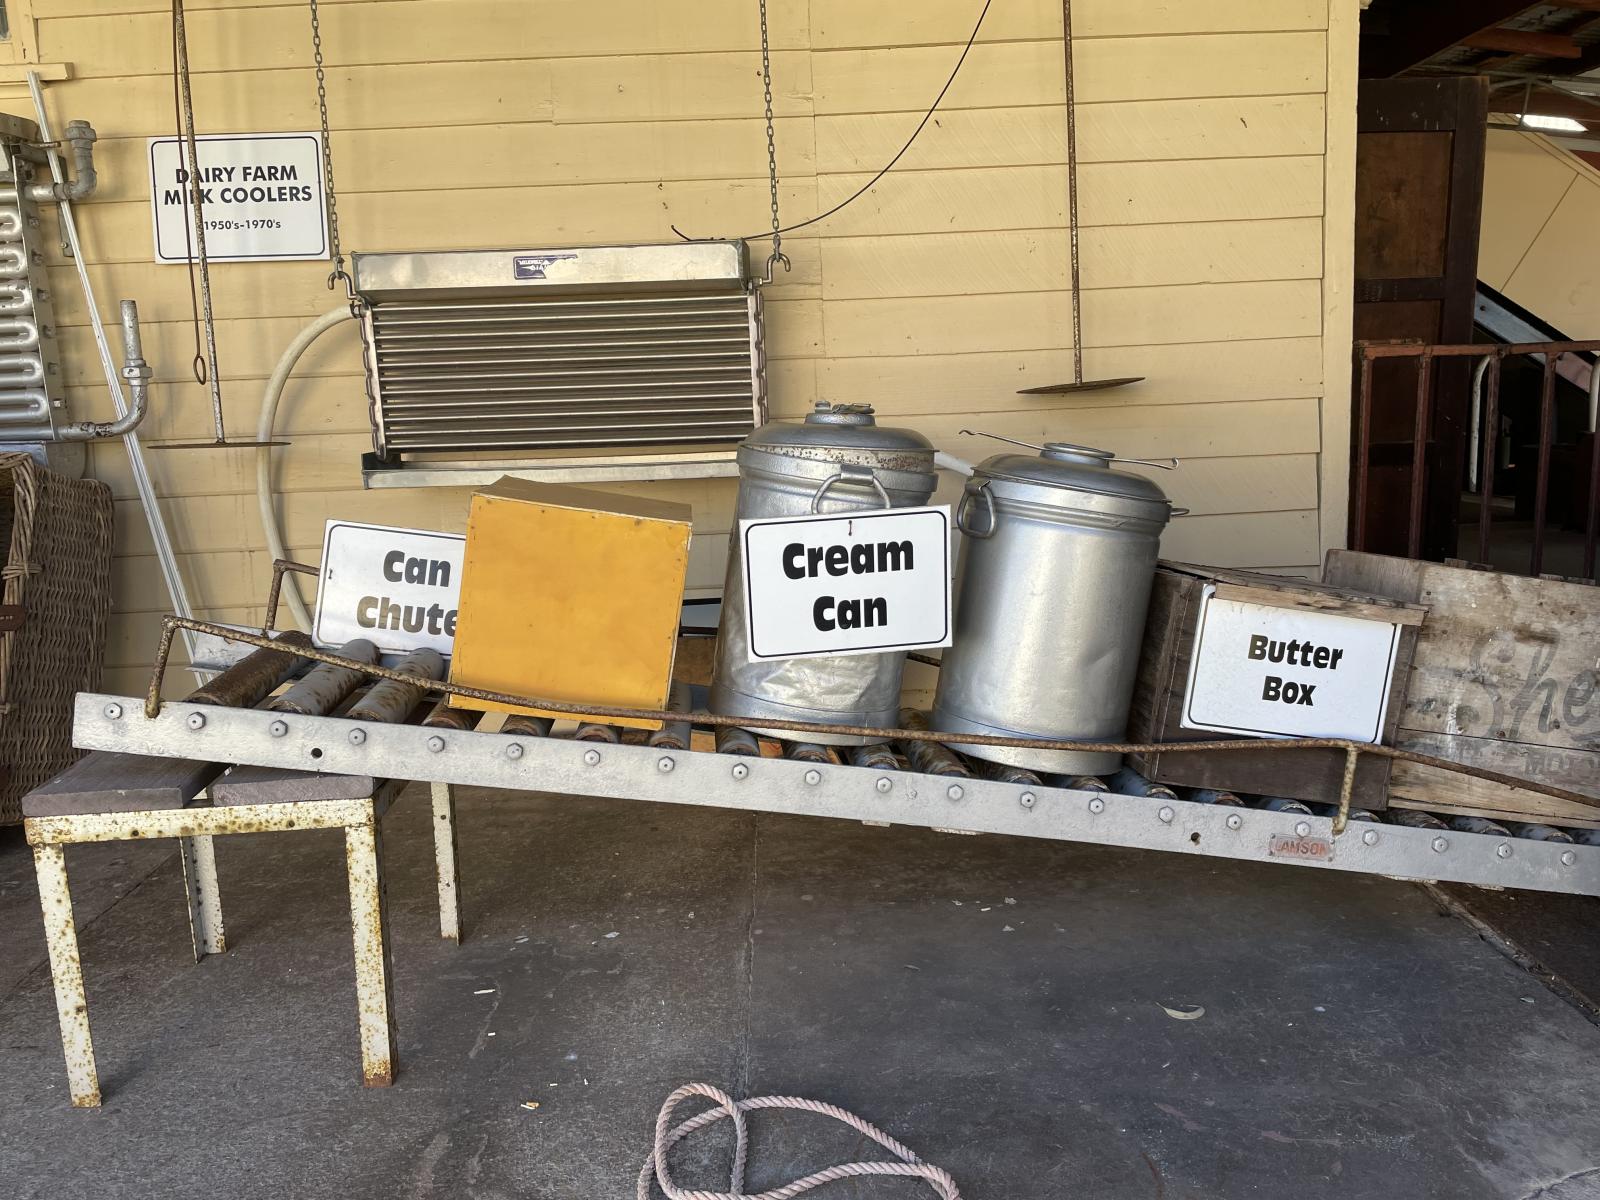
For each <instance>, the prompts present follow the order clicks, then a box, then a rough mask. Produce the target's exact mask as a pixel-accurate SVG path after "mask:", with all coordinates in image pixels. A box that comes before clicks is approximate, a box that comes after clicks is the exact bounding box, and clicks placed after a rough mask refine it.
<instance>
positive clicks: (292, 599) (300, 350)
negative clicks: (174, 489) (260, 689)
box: [256, 305, 353, 632]
mask: <svg viewBox="0 0 1600 1200" xmlns="http://www.w3.org/2000/svg"><path fill="white" fill-rule="evenodd" d="M352 315H353V314H352V313H351V312H350V308H349V306H348V305H346V306H344V307H342V308H335V309H332V310H331V311H329V312H325V313H323V314H322V315H321V316H320V317H318V318H317V319H316V320H315V321H313V322H311V324H309V325H307V326H306V327H305V328H304V329H302V330H301V331H300V332H299V333H298V334H297V335H295V339H294V341H292V342H290V343H289V347H288V349H286V350H285V351H284V352H283V357H282V358H280V359H279V360H278V365H277V366H276V367H274V368H273V369H272V376H271V378H269V379H268V380H267V386H266V390H265V391H263V392H262V393H261V417H260V419H259V420H258V421H257V422H256V440H257V441H258V442H270V441H271V440H272V426H273V423H274V422H275V421H276V420H277V417H278V401H279V400H280V399H281V398H282V397H283V385H284V384H285V383H287V382H288V381H289V374H290V372H292V371H293V370H294V368H295V364H296V363H298V362H299V361H300V356H301V355H302V354H304V353H305V352H306V350H307V349H309V348H310V346H311V343H312V342H314V341H316V340H317V339H318V338H319V337H321V336H322V335H323V334H324V333H326V332H328V330H330V329H332V328H333V327H334V326H335V325H338V324H340V323H341V322H343V321H348V320H351V319H352ZM256 503H257V504H259V505H260V507H261V529H262V532H264V533H265V534H266V535H267V550H268V552H269V553H270V554H271V555H272V557H273V558H275V559H276V558H287V557H288V556H289V552H288V551H287V550H286V549H285V548H284V545H283V531H282V530H280V529H279V528H278V512H277V509H276V508H275V507H274V506H273V503H272V447H271V446H266V445H263V446H262V447H261V448H260V449H259V450H257V451H256ZM283 598H284V599H285V600H287V601H288V602H289V608H290V610H291V611H292V612H293V613H294V619H295V620H296V621H298V622H299V623H300V628H301V629H304V630H306V631H307V632H309V631H310V629H311V613H310V611H309V610H308V609H307V608H306V602H305V600H304V599H302V598H301V595H300V585H299V583H298V582H297V581H296V578H295V576H294V575H293V574H286V575H285V576H284V577H283Z"/></svg>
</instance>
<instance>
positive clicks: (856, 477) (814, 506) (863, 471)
mask: <svg viewBox="0 0 1600 1200" xmlns="http://www.w3.org/2000/svg"><path fill="white" fill-rule="evenodd" d="M841 482H844V483H865V484H868V485H869V486H871V488H872V490H873V491H875V492H877V493H878V499H879V500H882V501H883V507H884V508H893V507H894V502H893V501H892V500H890V499H889V493H888V492H886V491H885V490H884V487H883V484H882V483H880V482H879V481H878V477H877V475H875V474H874V473H873V472H872V470H871V469H870V468H867V467H858V466H856V465H855V464H854V463H846V464H845V465H844V466H842V467H840V468H839V470H838V471H837V472H836V473H835V474H832V475H829V476H828V477H827V478H826V479H824V480H823V481H822V484H821V486H820V487H818V488H817V490H816V492H815V493H813V494H812V497H811V512H812V514H813V515H815V514H816V512H817V510H818V509H819V508H821V507H822V500H823V497H824V496H826V495H827V494H828V489H829V488H831V487H832V486H833V485H834V484H836V483H841Z"/></svg>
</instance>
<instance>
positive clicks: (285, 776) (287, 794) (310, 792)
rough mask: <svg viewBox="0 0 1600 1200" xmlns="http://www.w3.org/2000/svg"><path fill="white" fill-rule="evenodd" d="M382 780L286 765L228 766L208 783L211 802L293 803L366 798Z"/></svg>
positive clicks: (372, 794) (224, 803) (374, 792)
mask: <svg viewBox="0 0 1600 1200" xmlns="http://www.w3.org/2000/svg"><path fill="white" fill-rule="evenodd" d="M383 785H384V781H383V780H381V779H374V778H373V777H372V776H370V775H331V774H323V773H322V772H320V771H291V770H289V769H287V768H285V767H238V766H231V767H229V768H228V769H227V770H226V771H224V772H223V773H222V775H221V776H220V777H219V778H218V779H217V781H216V782H215V783H213V784H212V785H211V798H212V801H213V803H215V804H218V805H223V806H230V807H231V806H233V805H237V804H295V803H302V802H305V801H312V800H365V799H367V798H369V797H371V796H375V795H377V794H378V793H379V792H380V791H381V790H382V788H383Z"/></svg>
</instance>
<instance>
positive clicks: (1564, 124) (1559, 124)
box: [1518, 113, 1587, 133]
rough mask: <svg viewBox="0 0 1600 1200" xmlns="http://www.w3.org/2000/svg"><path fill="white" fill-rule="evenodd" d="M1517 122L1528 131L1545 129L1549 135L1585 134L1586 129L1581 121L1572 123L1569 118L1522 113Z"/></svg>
mask: <svg viewBox="0 0 1600 1200" xmlns="http://www.w3.org/2000/svg"><path fill="white" fill-rule="evenodd" d="M1518 120H1519V121H1521V123H1522V124H1523V125H1524V126H1525V127H1526V128H1528V129H1547V130H1549V131H1550V132H1551V133H1585V132H1587V127H1586V126H1585V125H1584V124H1583V122H1582V121H1574V120H1573V119H1572V118H1571V117H1546V116H1541V115H1540V114H1538V113H1523V114H1522V116H1521V117H1519V118H1518Z"/></svg>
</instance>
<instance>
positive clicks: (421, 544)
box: [311, 521, 466, 655]
mask: <svg viewBox="0 0 1600 1200" xmlns="http://www.w3.org/2000/svg"><path fill="white" fill-rule="evenodd" d="M465 547H466V538H464V537H462V536H461V535H460V534H459V533H434V532H431V531H429V530H426V529H393V528H390V527H389V526H386V525H365V524H362V523H360V522H358V521H329V522H328V525H327V529H326V531H325V532H324V533H323V536H322V572H321V578H320V580H319V581H318V585H317V615H316V621H315V623H314V625H313V628H312V631H311V637H312V640H313V641H315V642H316V643H317V645H319V646H328V647H338V646H342V645H343V644H344V643H345V642H348V641H350V640H351V639H352V638H365V639H366V640H367V641H369V642H371V643H372V644H373V645H375V646H377V648H378V649H379V650H380V651H382V652H383V653H384V654H405V653H407V652H409V651H412V650H417V649H420V648H423V647H426V648H428V649H430V650H437V651H438V652H439V653H440V654H446V655H448V654H449V653H450V651H451V650H452V649H453V648H454V646H455V641H456V615H457V608H458V606H459V605H460V602H461V601H460V597H461V560H462V557H463V555H464V553H465Z"/></svg>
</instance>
